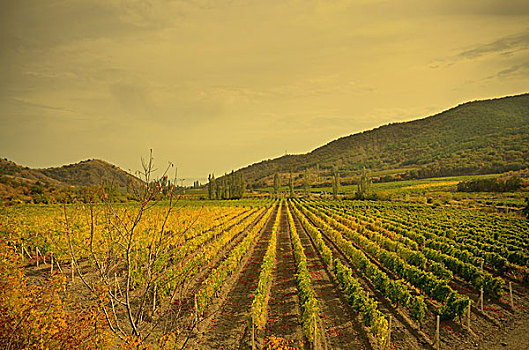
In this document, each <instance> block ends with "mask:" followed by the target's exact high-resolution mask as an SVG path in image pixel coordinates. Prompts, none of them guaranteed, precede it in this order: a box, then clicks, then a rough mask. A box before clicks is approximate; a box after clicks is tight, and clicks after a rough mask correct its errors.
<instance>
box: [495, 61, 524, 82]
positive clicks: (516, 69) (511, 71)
mask: <svg viewBox="0 0 529 350" xmlns="http://www.w3.org/2000/svg"><path fill="white" fill-rule="evenodd" d="M527 76H529V62H526V63H521V64H517V65H514V66H511V67H509V68H505V69H502V70H500V71H499V72H498V73H496V74H494V75H491V76H489V77H487V78H486V79H495V78H498V79H506V78H518V77H527Z"/></svg>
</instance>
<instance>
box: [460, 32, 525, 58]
mask: <svg viewBox="0 0 529 350" xmlns="http://www.w3.org/2000/svg"><path fill="white" fill-rule="evenodd" d="M528 48H529V29H526V30H525V31H523V32H521V33H518V34H515V35H510V36H506V37H503V38H501V39H498V40H495V41H493V42H490V43H487V44H482V45H477V46H474V47H472V48H470V49H468V50H465V51H463V52H460V53H459V54H458V55H457V56H455V57H454V58H455V59H456V60H457V59H474V58H478V57H481V56H485V55H488V54H494V53H501V54H512V53H513V52H517V51H521V50H526V49H528Z"/></svg>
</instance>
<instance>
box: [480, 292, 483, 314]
mask: <svg viewBox="0 0 529 350" xmlns="http://www.w3.org/2000/svg"><path fill="white" fill-rule="evenodd" d="M479 309H480V310H481V312H483V287H481V289H480V290H479Z"/></svg>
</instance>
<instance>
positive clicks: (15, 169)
mask: <svg viewBox="0 0 529 350" xmlns="http://www.w3.org/2000/svg"><path fill="white" fill-rule="evenodd" d="M138 181H140V180H139V179H138V178H136V177H134V176H132V175H131V174H129V173H127V172H125V171H124V170H122V169H120V168H118V167H117V166H115V165H112V164H110V163H107V162H105V161H102V160H98V159H88V160H84V161H81V162H79V163H75V164H69V165H64V166H62V167H57V168H46V169H31V168H28V167H23V166H21V165H18V164H16V163H14V162H12V161H10V160H7V159H5V158H4V159H0V200H7V201H14V202H34V203H48V202H53V201H55V200H57V198H58V197H60V195H61V194H64V193H66V192H69V193H70V194H71V193H73V192H75V189H80V188H83V187H93V186H101V185H103V184H104V185H107V186H111V187H112V188H114V189H115V190H120V189H121V190H124V189H126V188H127V186H129V185H130V183H131V182H138ZM72 188H74V189H72Z"/></svg>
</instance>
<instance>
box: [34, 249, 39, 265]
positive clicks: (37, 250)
mask: <svg viewBox="0 0 529 350" xmlns="http://www.w3.org/2000/svg"><path fill="white" fill-rule="evenodd" d="M35 254H36V255H37V267H39V247H37V248H35Z"/></svg>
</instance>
